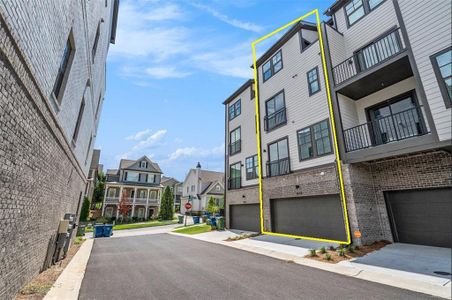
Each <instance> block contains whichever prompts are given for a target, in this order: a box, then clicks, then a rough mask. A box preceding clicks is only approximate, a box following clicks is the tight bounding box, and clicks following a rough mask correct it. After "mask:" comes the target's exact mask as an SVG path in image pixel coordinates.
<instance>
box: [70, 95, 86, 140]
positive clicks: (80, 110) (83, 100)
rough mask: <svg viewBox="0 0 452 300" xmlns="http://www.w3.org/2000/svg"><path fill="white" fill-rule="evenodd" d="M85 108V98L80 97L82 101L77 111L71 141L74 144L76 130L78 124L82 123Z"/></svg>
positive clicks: (78, 127) (76, 136)
mask: <svg viewBox="0 0 452 300" xmlns="http://www.w3.org/2000/svg"><path fill="white" fill-rule="evenodd" d="M84 110H85V98H83V99H82V103H81V104H80V109H79V111H78V116H77V122H76V123H75V129H74V134H73V135H72V143H73V144H74V145H75V142H77V138H78V132H79V130H80V124H81V123H82V118H83V112H84Z"/></svg>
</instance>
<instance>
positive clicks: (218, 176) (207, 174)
mask: <svg viewBox="0 0 452 300" xmlns="http://www.w3.org/2000/svg"><path fill="white" fill-rule="evenodd" d="M223 178H224V173H223V172H215V171H208V170H199V179H201V181H202V182H205V183H207V182H212V181H222V180H223Z"/></svg>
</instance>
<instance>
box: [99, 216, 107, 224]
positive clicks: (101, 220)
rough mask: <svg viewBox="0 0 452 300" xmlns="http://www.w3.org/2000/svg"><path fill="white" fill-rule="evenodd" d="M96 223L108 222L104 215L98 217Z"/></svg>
mask: <svg viewBox="0 0 452 300" xmlns="http://www.w3.org/2000/svg"><path fill="white" fill-rule="evenodd" d="M96 223H103V224H105V223H108V219H107V218H105V217H100V218H97V220H96Z"/></svg>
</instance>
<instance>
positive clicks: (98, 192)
mask: <svg viewBox="0 0 452 300" xmlns="http://www.w3.org/2000/svg"><path fill="white" fill-rule="evenodd" d="M104 193H105V175H104V173H102V172H99V173H98V174H97V182H96V186H95V187H94V192H93V201H92V203H91V206H92V207H91V208H93V209H94V208H95V207H96V204H97V203H101V202H103V201H104Z"/></svg>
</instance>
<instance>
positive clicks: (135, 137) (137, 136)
mask: <svg viewBox="0 0 452 300" xmlns="http://www.w3.org/2000/svg"><path fill="white" fill-rule="evenodd" d="M151 132H152V130H151V129H149V128H146V129H145V130H141V131H138V132H137V133H135V134H132V135H129V136H128V137H126V140H128V141H139V140H141V139H142V138H144V137H146V136H148V135H149V134H150V133H151Z"/></svg>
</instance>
